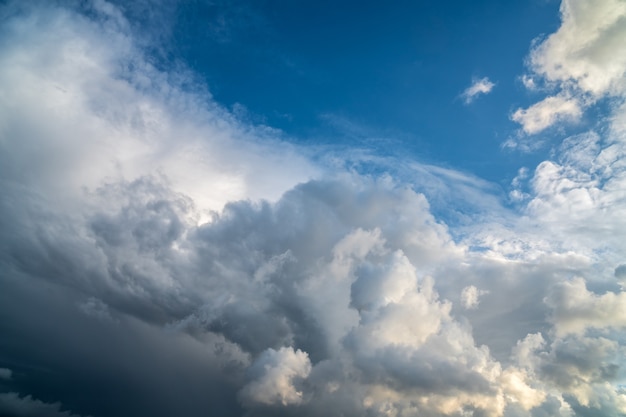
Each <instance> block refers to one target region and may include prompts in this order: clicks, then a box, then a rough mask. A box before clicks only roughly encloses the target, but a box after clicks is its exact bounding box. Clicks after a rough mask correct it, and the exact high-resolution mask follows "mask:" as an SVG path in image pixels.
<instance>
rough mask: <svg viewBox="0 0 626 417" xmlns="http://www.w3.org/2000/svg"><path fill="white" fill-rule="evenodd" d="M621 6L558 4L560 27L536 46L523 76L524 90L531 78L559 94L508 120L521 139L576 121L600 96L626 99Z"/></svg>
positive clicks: (617, 1) (613, 2)
mask: <svg viewBox="0 0 626 417" xmlns="http://www.w3.org/2000/svg"><path fill="white" fill-rule="evenodd" d="M624 38H626V5H625V4H624V2H623V1H621V0H599V1H598V0H563V2H562V3H561V26H560V27H559V29H558V30H557V31H556V32H555V33H553V34H551V35H549V36H548V37H547V38H546V39H544V40H542V41H541V42H539V43H538V44H537V45H536V46H535V47H534V48H533V50H532V51H531V54H530V60H529V62H530V64H529V66H530V68H529V69H530V71H531V73H532V75H525V76H524V77H523V80H524V84H525V85H526V86H527V88H529V89H535V85H536V83H535V82H534V81H533V79H534V78H541V79H543V80H545V81H546V82H547V84H548V85H549V86H552V87H553V88H554V89H557V90H560V91H559V92H557V93H556V94H554V95H551V96H549V97H547V98H545V99H543V100H542V101H540V102H539V103H536V104H534V105H532V106H530V107H529V108H527V109H517V110H516V111H515V112H514V113H513V116H512V119H513V120H514V121H515V122H517V123H519V124H521V125H522V129H523V130H524V132H525V133H526V134H530V135H532V134H536V133H539V132H541V131H543V130H544V129H546V128H548V127H550V126H553V125H555V124H557V123H559V122H561V121H576V120H579V119H580V117H581V115H582V113H583V110H584V109H585V108H587V107H588V106H590V105H593V104H594V103H596V102H597V101H598V100H599V99H601V98H603V97H619V96H624V94H626V57H625V55H624V54H623V53H622V51H623V43H624Z"/></svg>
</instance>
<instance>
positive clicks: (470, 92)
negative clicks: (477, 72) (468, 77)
mask: <svg viewBox="0 0 626 417" xmlns="http://www.w3.org/2000/svg"><path fill="white" fill-rule="evenodd" d="M495 86H496V85H495V84H494V83H493V82H491V81H490V80H489V78H487V77H484V78H480V79H474V80H473V81H472V85H470V86H469V87H467V88H466V89H465V91H463V93H461V97H462V98H463V101H465V104H470V103H471V102H473V101H474V100H476V99H477V98H478V97H479V96H481V95H485V94H489V93H490V92H491V90H493V88H494V87H495Z"/></svg>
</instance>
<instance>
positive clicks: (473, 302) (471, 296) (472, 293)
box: [461, 285, 489, 309]
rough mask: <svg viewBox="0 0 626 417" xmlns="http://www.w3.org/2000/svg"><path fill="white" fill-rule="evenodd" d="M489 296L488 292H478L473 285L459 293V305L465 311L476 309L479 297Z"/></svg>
mask: <svg viewBox="0 0 626 417" xmlns="http://www.w3.org/2000/svg"><path fill="white" fill-rule="evenodd" d="M485 294H489V291H485V290H479V289H478V288H476V287H475V286H473V285H470V286H467V287H465V288H463V291H461V304H462V305H463V307H465V308H467V309H471V308H476V307H478V304H480V300H479V298H480V296H481V295H485Z"/></svg>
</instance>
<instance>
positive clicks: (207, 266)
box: [0, 1, 626, 417]
mask: <svg viewBox="0 0 626 417" xmlns="http://www.w3.org/2000/svg"><path fill="white" fill-rule="evenodd" d="M573 5H574V3H571V4H570V3H567V4H566V5H565V6H563V7H564V8H568V7H573ZM5 7H7V8H5V9H4V10H5V13H6V15H7V16H8V17H7V19H6V21H5V22H4V23H3V28H2V30H3V36H2V37H0V39H2V42H3V44H2V48H0V51H1V52H0V64H2V65H0V82H1V83H2V85H3V94H4V95H3V98H2V101H0V106H2V107H1V110H2V111H0V129H2V135H1V136H0V137H2V139H1V141H0V146H1V147H2V152H0V187H1V190H2V195H3V198H2V199H0V230H2V231H3V232H2V234H0V270H2V271H3V273H2V274H1V275H0V281H1V283H2V288H3V291H2V292H0V315H1V316H2V317H3V318H5V319H6V320H5V322H6V323H7V325H6V326H4V325H3V327H2V340H7V341H10V343H3V344H2V345H1V346H0V356H1V358H2V361H3V364H5V363H6V364H7V365H3V366H10V367H11V370H10V371H9V370H8V368H2V372H0V376H2V375H4V376H5V377H4V378H3V379H2V384H0V385H1V386H0V388H2V390H3V392H4V393H3V394H0V399H2V401H3V403H2V406H3V407H4V409H3V410H4V411H3V412H4V413H5V414H11V413H12V414H16V415H28V414H27V413H31V415H32V413H35V410H37V413H36V414H38V415H41V414H42V413H43V414H45V413H48V414H50V415H66V416H67V415H70V412H69V411H66V410H72V413H76V414H80V415H93V416H105V415H116V416H121V417H123V416H135V415H151V416H155V417H159V416H171V415H185V416H190V417H193V416H201V415H207V413H214V414H219V415H224V416H240V415H245V414H246V413H247V414H249V415H259V416H262V415H280V416H289V415H302V416H310V417H313V416H322V415H324V416H325V415H340V414H341V415H346V416H362V415H370V416H383V415H425V416H433V417H434V416H444V415H447V416H462V415H463V416H469V415H472V416H475V417H479V416H493V417H495V416H507V417H508V416H513V415H514V416H543V415H560V416H563V417H565V416H568V417H572V416H574V415H577V414H580V415H582V414H584V413H585V412H588V413H598V414H603V415H619V413H622V414H623V413H624V412H625V410H626V406H625V394H624V392H623V390H621V388H619V386H620V384H621V383H622V381H623V380H624V372H623V369H624V368H625V366H626V363H624V359H623V358H624V357H626V356H625V355H624V354H623V353H624V340H623V335H622V333H623V332H622V327H623V324H624V323H623V320H622V319H623V317H622V315H623V314H622V312H621V310H620V307H621V306H622V305H623V297H624V292H623V288H621V287H620V281H619V280H620V279H622V278H623V276H622V275H623V274H622V269H623V264H624V259H623V254H624V253H626V252H625V250H626V247H625V246H624V245H625V243H624V241H623V235H624V231H625V230H626V224H625V223H624V219H626V215H624V213H625V210H626V205H625V204H624V202H625V201H626V199H625V198H624V197H625V196H624V189H626V188H625V187H624V178H626V177H625V176H626V165H624V163H623V161H624V160H625V159H624V145H623V143H624V141H623V129H622V128H623V126H624V124H623V123H624V118H623V108H621V109H619V110H618V109H617V108H616V109H612V111H613V112H614V113H612V115H611V117H609V118H608V119H607V120H606V121H605V123H606V125H605V127H606V129H599V131H598V132H595V131H591V132H586V133H582V134H580V135H576V136H573V137H570V138H567V139H566V140H564V141H563V143H562V144H561V145H560V146H558V147H555V149H554V153H553V156H552V157H551V158H550V159H548V160H546V161H543V162H541V163H539V164H538V165H537V167H536V168H535V169H529V170H527V171H526V170H521V171H520V172H519V175H518V176H517V177H516V180H515V183H514V184H513V187H514V189H516V190H519V192H520V193H523V195H524V198H522V199H520V200H519V202H518V204H519V208H515V210H513V209H506V208H504V207H502V203H501V202H500V201H499V199H498V196H497V192H498V190H497V189H496V188H495V187H494V186H493V185H491V184H489V183H487V182H486V181H484V180H480V179H477V178H474V177H472V176H469V175H465V174H463V173H459V172H457V171H454V170H452V169H446V168H441V167H436V166H430V165H424V164H417V163H416V164H406V166H405V167H403V169H402V170H401V169H398V170H397V171H392V170H385V167H386V165H385V164H384V162H383V163H381V164H380V167H379V171H383V173H381V174H380V175H379V174H371V173H370V174H368V175H366V174H360V173H359V172H358V170H355V169H344V168H345V165H349V163H348V162H346V161H344V162H345V164H344V165H341V164H339V168H337V166H335V168H336V171H335V172H332V171H331V170H330V169H329V168H323V167H320V166H319V165H318V164H315V163H313V162H311V159H310V158H309V157H308V151H307V150H306V149H302V148H298V147H295V146H293V145H289V144H288V143H286V142H284V141H283V140H281V138H282V137H283V134H282V133H281V132H278V131H276V130H274V129H271V128H269V127H266V126H258V125H250V124H247V123H245V122H243V121H241V120H238V119H237V118H236V117H235V116H234V115H233V114H231V113H230V112H229V111H227V110H226V109H224V108H222V107H221V106H219V105H218V104H217V103H215V102H214V101H213V100H212V99H211V97H210V94H209V93H208V92H207V91H206V89H205V88H204V87H202V85H201V84H199V83H197V82H196V81H195V80H194V77H193V76H192V75H191V74H189V73H188V72H185V71H182V72H168V71H166V70H164V69H157V68H156V67H155V66H153V65H152V64H150V62H151V60H150V59H149V57H148V56H147V55H146V53H145V51H144V49H143V48H142V47H141V46H140V45H139V43H138V41H137V40H136V38H135V35H134V34H133V30H131V29H130V26H131V23H130V22H128V21H126V19H125V17H124V15H123V13H122V9H120V8H117V7H115V6H113V5H112V4H109V3H106V2H103V1H96V2H92V3H90V2H86V3H84V4H83V3H81V5H80V6H79V8H77V9H73V8H70V7H69V6H68V7H60V6H58V5H52V6H50V5H48V6H45V7H43V6H40V5H36V4H35V3H32V4H27V5H18V4H17V3H11V4H9V5H7V6H5ZM42 7H43V8H42ZM12 8H13V9H12ZM16 8H17V9H16ZM18 9H19V10H20V13H9V12H12V11H15V10H18ZM7 10H8V11H7ZM564 16H566V17H567V16H569V15H566V14H564ZM565 21H566V20H564V23H563V24H564V25H565ZM609 26H610V25H609ZM609 26H607V27H609ZM610 27H613V26H610ZM479 81H484V82H488V80H486V79H484V80H479ZM606 85H610V86H613V85H617V84H615V83H614V84H611V83H609V84H606ZM190 86H191V87H190ZM492 87H493V86H491V87H489V89H490V88H492ZM606 88H609V87H606ZM611 88H613V87H611ZM483 89H484V88H483ZM476 91H477V93H476V94H478V93H485V91H482V92H481V90H480V89H478V90H476ZM590 91H591V90H589V91H588V92H587V93H586V94H591V92H590ZM599 91H600V90H599ZM607 91H608V90H607ZM615 91H617V90H615ZM594 94H595V93H594ZM474 95H475V94H474ZM472 97H474V96H472ZM563 97H570V96H563ZM571 97H572V99H574V98H577V97H578V96H575V95H572V96H571ZM581 103H583V102H582V101H581ZM585 103H586V102H585ZM557 104H558V103H557ZM583 108H584V104H580V109H581V111H582V110H583ZM533 111H534V110H533ZM548 113H549V112H548ZM525 114H526V115H528V114H529V113H525ZM563 114H566V113H563ZM533 117H534V116H533ZM557 119H558V117H557ZM537 123H547V122H543V121H541V120H540V121H539V122H537ZM549 124H550V123H548V125H549ZM381 167H382V168H381ZM376 172H378V171H376ZM390 173H391V174H390ZM409 173H410V174H409ZM392 174H398V175H396V176H392ZM400 174H402V175H400ZM520 195H521V194H520ZM440 207H444V208H445V207H447V211H446V210H444V209H440ZM516 210H517V211H516ZM455 216H456V217H455ZM443 218H449V219H459V218H460V219H461V220H458V221H457V223H452V222H449V223H445V222H444V220H443ZM574 277H575V278H574ZM486 294H489V296H484V297H483V295H486ZM572 300H575V301H576V302H575V303H572ZM29 305H34V306H37V308H36V309H30V308H24V306H29ZM477 306H480V308H476V307H477ZM42 346H45V349H42ZM5 370H6V371H9V378H7V377H6V375H7V372H6V371H5ZM13 375H18V376H19V381H16V380H15V378H13V377H12V376H13ZM18 383H19V389H18V385H17V384H18ZM17 392H19V393H20V394H17ZM21 393H27V394H21ZM35 398H41V399H42V400H36V399H35ZM44 399H45V401H43V400H44ZM61 404H63V406H61ZM6 410H8V411H6ZM16 410H18V411H16ZM19 410H22V411H19ZM18 412H22V413H23V414H17V413H18ZM24 413H26V414H24Z"/></svg>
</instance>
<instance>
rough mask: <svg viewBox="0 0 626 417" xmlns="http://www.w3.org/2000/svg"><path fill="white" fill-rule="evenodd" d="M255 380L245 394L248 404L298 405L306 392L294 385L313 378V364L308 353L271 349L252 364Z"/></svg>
mask: <svg viewBox="0 0 626 417" xmlns="http://www.w3.org/2000/svg"><path fill="white" fill-rule="evenodd" d="M248 372H249V374H250V378H251V379H252V380H251V381H250V382H249V383H248V384H247V385H246V386H244V387H243V389H242V391H241V396H242V398H243V400H244V402H246V403H250V402H252V403H255V402H256V403H261V404H266V405H271V404H282V405H298V404H300V403H302V401H303V396H302V392H301V391H298V390H297V388H296V387H295V386H294V383H295V381H296V380H297V379H303V378H306V377H307V376H309V373H310V372H311V362H310V361H309V357H308V355H307V354H306V353H305V352H302V351H301V350H299V349H298V350H296V351H294V350H293V348H291V347H288V348H285V347H283V348H280V349H279V350H274V349H271V348H270V349H268V350H267V351H265V352H263V353H262V354H261V356H260V357H259V358H258V359H257V360H256V361H255V362H254V363H253V364H252V365H251V367H250V369H249V371H248Z"/></svg>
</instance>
